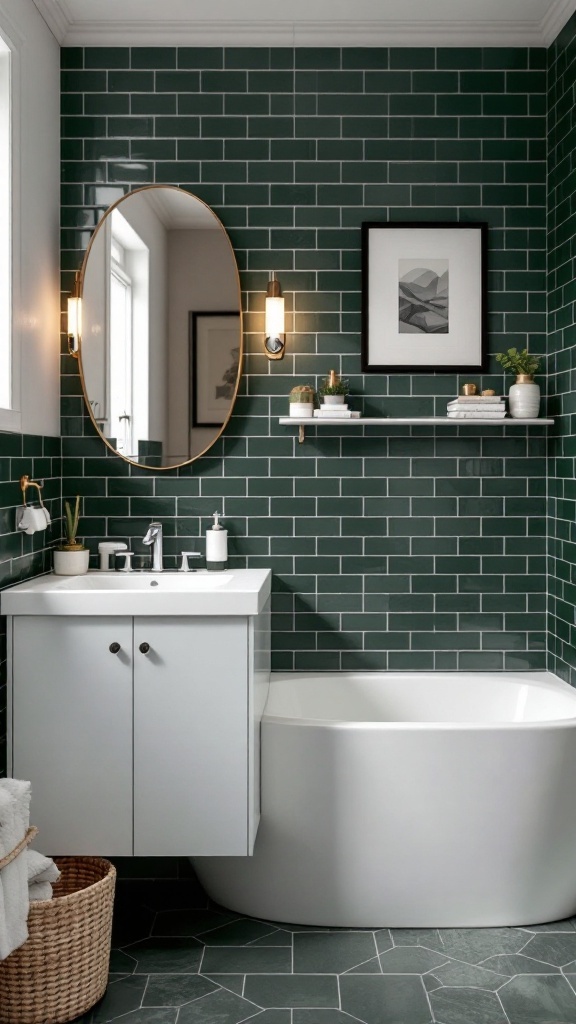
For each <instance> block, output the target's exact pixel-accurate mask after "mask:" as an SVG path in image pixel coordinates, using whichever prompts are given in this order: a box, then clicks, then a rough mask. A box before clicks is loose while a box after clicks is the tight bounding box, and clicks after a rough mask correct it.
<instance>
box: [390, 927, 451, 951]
mask: <svg viewBox="0 0 576 1024" xmlns="http://www.w3.org/2000/svg"><path fill="white" fill-rule="evenodd" d="M379 934H382V933H381V932H376V939H377V941H378V935H379ZM390 935H391V936H392V939H393V941H394V945H395V946H431V947H432V949H436V948H438V930H437V928H391V929H390ZM389 948H390V946H385V947H384V948H381V946H380V943H379V942H378V952H379V953H384V952H385V950H386V949H389Z"/></svg>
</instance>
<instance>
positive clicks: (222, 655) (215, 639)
mask: <svg viewBox="0 0 576 1024" xmlns="http://www.w3.org/2000/svg"><path fill="white" fill-rule="evenodd" d="M8 623H9V640H10V655H9V661H10V667H11V671H10V688H9V722H10V725H9V757H10V756H11V759H12V760H11V767H12V774H13V775H14V776H15V777H17V778H24V779H30V780H31V782H32V815H31V817H32V821H33V822H34V824H36V825H37V826H38V827H39V829H40V836H41V843H42V849H43V850H45V851H46V852H49V853H51V854H61V855H62V854H76V855H80V854H100V855H116V856H122V855H124V856H130V855H132V854H134V855H136V856H144V855H159V856H180V855H195V856H204V855H215V856H218V855H247V854H250V853H251V852H252V847H253V843H254V838H255V835H256V829H257V827H258V818H259V799H258V791H259V767H258V765H259V750H258V747H259V742H258V741H259V736H258V731H259V720H260V717H261V712H262V707H263V704H264V701H265V698H266V690H267V681H268V671H269V664H268V658H269V647H268V653H267V644H268V643H269V632H268V626H267V609H265V610H264V611H263V612H262V613H261V614H259V615H255V616H243V615H224V616H212V615H206V616H202V615H195V616H191V617H184V616H182V617H180V616H172V615H164V616H152V615H151V616H137V617H131V616H119V615H113V616H112V615H111V616H106V615H87V616H86V615H79V616H74V615H54V614H50V615H46V614H44V615H13V616H10V617H9V620H8ZM267 638H268V639H267Z"/></svg>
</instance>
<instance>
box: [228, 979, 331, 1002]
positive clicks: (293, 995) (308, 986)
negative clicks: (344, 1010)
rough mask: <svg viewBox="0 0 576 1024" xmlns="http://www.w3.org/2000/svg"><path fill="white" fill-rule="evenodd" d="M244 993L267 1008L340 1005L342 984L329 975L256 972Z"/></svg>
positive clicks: (249, 980)
mask: <svg viewBox="0 0 576 1024" xmlns="http://www.w3.org/2000/svg"><path fill="white" fill-rule="evenodd" d="M244 996H245V997H246V999H250V1000H251V1001H252V1002H253V1003H257V1004H258V1005H259V1006H262V1007H263V1008H265V1007H272V1006H274V1007H278V1008H280V1007H282V1006H309V1007H313V1006H314V1007H316V1006H319V1007H320V1006H324V1007H337V1006H338V984H337V980H336V977H335V976H334V975H326V974H316V975H314V974H293V975H287V974H284V975H282V974H276V975H266V974H256V975H251V976H250V977H248V978H246V985H245V986H244Z"/></svg>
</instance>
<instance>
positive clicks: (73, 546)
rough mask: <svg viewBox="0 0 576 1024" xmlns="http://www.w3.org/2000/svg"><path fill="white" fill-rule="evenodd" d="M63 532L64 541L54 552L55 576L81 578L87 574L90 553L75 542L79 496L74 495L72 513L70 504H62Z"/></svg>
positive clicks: (78, 518)
mask: <svg viewBox="0 0 576 1024" xmlns="http://www.w3.org/2000/svg"><path fill="white" fill-rule="evenodd" d="M64 510H65V514H64V532H65V534H66V540H65V541H61V542H60V546H59V547H57V548H56V549H55V551H54V572H55V573H56V575H57V576H83V575H84V573H86V572H88V562H89V560H90V551H89V550H88V548H85V547H84V545H83V544H79V543H78V541H77V540H76V535H77V533H78V523H79V521H80V495H79V494H77V495H76V504H75V505H74V511H72V509H71V507H70V502H69V501H65V502H64Z"/></svg>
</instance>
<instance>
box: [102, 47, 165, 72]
mask: <svg viewBox="0 0 576 1024" xmlns="http://www.w3.org/2000/svg"><path fill="white" fill-rule="evenodd" d="M106 52H110V51H106ZM176 53H177V50H176V48H175V47H173V46H133V47H132V49H131V51H130V61H131V66H132V67H133V68H175V67H176Z"/></svg>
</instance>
